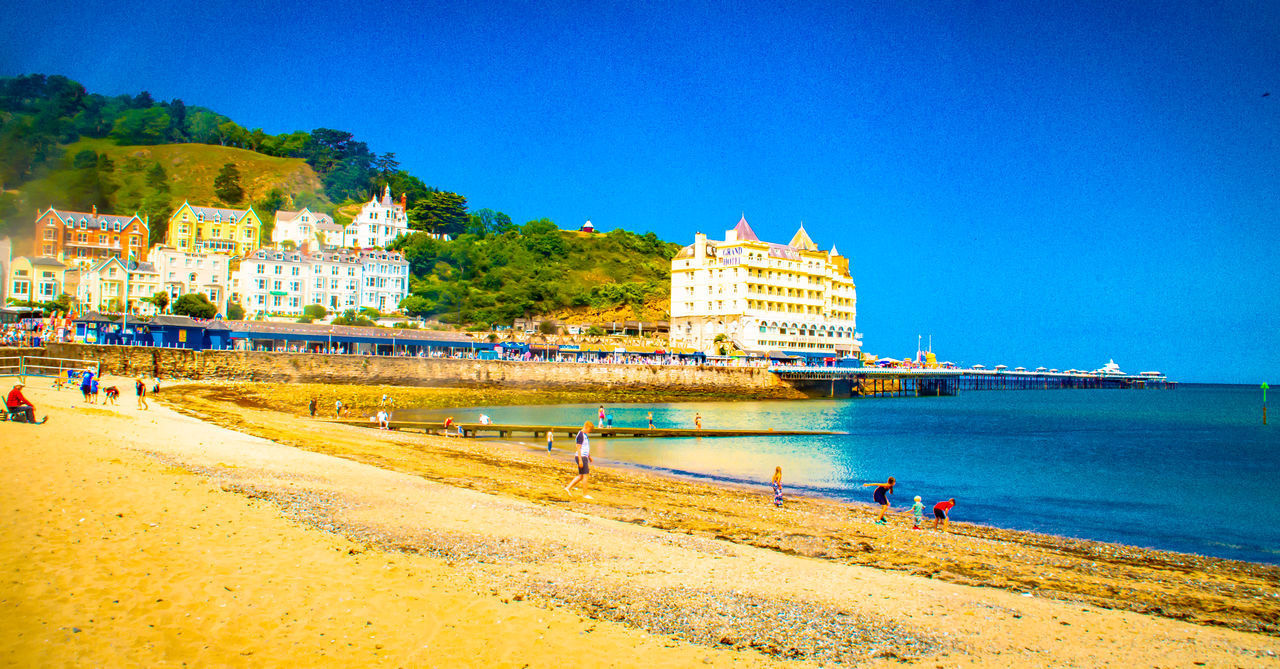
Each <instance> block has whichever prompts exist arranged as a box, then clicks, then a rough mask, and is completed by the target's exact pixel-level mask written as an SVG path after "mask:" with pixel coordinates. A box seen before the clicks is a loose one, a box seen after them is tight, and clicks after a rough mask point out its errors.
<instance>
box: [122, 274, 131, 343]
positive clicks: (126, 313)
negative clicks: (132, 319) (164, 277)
mask: <svg viewBox="0 0 1280 669" xmlns="http://www.w3.org/2000/svg"><path fill="white" fill-rule="evenodd" d="M132 260H133V252H132V251H131V252H129V255H127V256H125V261H124V317H123V318H122V319H121V321H120V323H121V326H120V345H121V346H123V345H124V338H125V335H126V334H128V333H129V262H130V261H132Z"/></svg>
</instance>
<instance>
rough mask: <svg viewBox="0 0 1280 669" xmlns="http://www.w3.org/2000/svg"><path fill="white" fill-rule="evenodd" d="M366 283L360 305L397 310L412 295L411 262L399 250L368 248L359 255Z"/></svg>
mask: <svg viewBox="0 0 1280 669" xmlns="http://www.w3.org/2000/svg"><path fill="white" fill-rule="evenodd" d="M360 266H361V268H362V269H363V270H364V275H363V276H364V284H363V286H362V287H361V289H360V306H362V307H373V308H374V309H377V310H378V311H395V310H396V308H398V307H399V306H400V300H403V299H404V298H405V297H408V295H409V261H407V260H405V259H404V256H403V255H402V254H401V253H400V252H399V251H383V250H381V249H366V250H364V251H361V252H360Z"/></svg>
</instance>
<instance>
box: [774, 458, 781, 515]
mask: <svg viewBox="0 0 1280 669" xmlns="http://www.w3.org/2000/svg"><path fill="white" fill-rule="evenodd" d="M773 505H774V506H777V507H781V506H782V467H777V468H775V469H774V470H773Z"/></svg>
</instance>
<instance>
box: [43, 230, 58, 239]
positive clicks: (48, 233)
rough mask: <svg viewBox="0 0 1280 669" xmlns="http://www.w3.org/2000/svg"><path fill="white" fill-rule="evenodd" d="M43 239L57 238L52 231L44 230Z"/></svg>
mask: <svg viewBox="0 0 1280 669" xmlns="http://www.w3.org/2000/svg"><path fill="white" fill-rule="evenodd" d="M44 238H45V239H56V238H57V233H55V232H54V231H53V230H45V231H44Z"/></svg>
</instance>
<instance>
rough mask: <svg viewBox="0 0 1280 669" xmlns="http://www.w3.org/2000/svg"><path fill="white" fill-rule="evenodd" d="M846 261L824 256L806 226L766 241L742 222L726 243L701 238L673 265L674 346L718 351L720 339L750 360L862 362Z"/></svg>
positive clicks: (835, 255)
mask: <svg viewBox="0 0 1280 669" xmlns="http://www.w3.org/2000/svg"><path fill="white" fill-rule="evenodd" d="M856 304H857V297H856V294H855V290H854V284H853V278H852V277H851V276H850V274H849V261H848V259H846V258H844V257H842V256H841V255H839V253H838V252H837V251H836V249H835V248H834V247H833V248H832V249H831V250H830V251H820V250H818V246H817V244H814V243H813V240H811V239H809V235H808V234H806V233H805V231H804V226H801V227H800V229H799V230H798V231H797V232H796V234H795V236H794V237H792V238H791V241H790V242H789V243H787V244H785V245H784V244H774V243H770V242H762V241H760V239H759V238H757V237H756V234H755V232H754V231H752V230H751V226H749V225H747V219H746V217H745V216H744V217H743V218H742V220H740V221H738V225H737V226H736V227H734V228H733V229H732V230H728V231H726V232H725V239H724V241H723V242H720V241H713V240H709V239H707V236H706V235H705V234H702V233H698V234H697V235H696V236H695V240H694V243H693V244H692V245H690V246H686V247H684V248H683V249H681V251H680V252H679V253H678V254H676V257H675V258H674V259H672V261H671V343H672V345H673V346H690V347H694V348H697V349H699V350H703V351H713V350H715V349H716V347H717V345H716V343H715V338H716V336H717V335H720V334H723V335H725V336H726V337H727V338H728V339H729V340H730V342H731V343H733V344H734V345H736V346H737V347H738V348H739V349H741V350H743V351H746V352H748V353H760V354H768V353H770V352H783V353H788V354H793V355H801V356H806V357H843V356H849V355H857V353H858V351H859V350H860V349H861V342H860V341H859V340H860V339H861V335H860V334H858V333H857V332H856V330H855V327H854V320H855V316H856V314H857V308H856Z"/></svg>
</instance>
